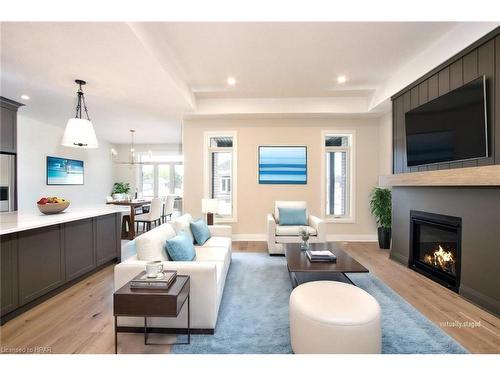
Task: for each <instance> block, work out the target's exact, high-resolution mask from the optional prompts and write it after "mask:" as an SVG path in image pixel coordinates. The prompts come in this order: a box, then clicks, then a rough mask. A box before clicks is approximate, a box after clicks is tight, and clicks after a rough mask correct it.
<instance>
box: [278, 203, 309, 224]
mask: <svg viewBox="0 0 500 375" xmlns="http://www.w3.org/2000/svg"><path fill="white" fill-rule="evenodd" d="M278 210H279V214H280V218H279V219H280V220H279V224H280V225H307V215H306V209H305V208H300V207H278Z"/></svg>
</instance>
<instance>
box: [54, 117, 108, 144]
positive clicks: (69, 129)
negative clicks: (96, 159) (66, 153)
mask: <svg viewBox="0 0 500 375" xmlns="http://www.w3.org/2000/svg"><path fill="white" fill-rule="evenodd" d="M61 144H62V145H63V146H66V147H78V148H97V147H99V144H98V143H97V137H96V135H95V132H94V126H93V125H92V123H91V122H90V121H89V120H85V119H82V118H70V119H69V120H68V123H67V124H66V130H65V131H64V135H63V139H62V143H61Z"/></svg>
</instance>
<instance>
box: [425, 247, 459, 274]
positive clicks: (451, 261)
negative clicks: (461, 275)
mask: <svg viewBox="0 0 500 375" xmlns="http://www.w3.org/2000/svg"><path fill="white" fill-rule="evenodd" d="M424 262H425V263H427V264H430V265H432V266H434V267H438V268H440V269H441V270H443V271H445V272H451V273H455V258H454V256H453V253H452V252H451V251H446V250H444V249H443V248H442V247H441V245H439V249H438V250H436V251H434V253H433V254H432V255H430V254H425V256H424Z"/></svg>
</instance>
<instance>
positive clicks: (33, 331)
mask: <svg viewBox="0 0 500 375" xmlns="http://www.w3.org/2000/svg"><path fill="white" fill-rule="evenodd" d="M341 246H342V248H343V249H344V250H346V251H347V252H349V253H350V254H351V255H352V256H353V257H355V258H356V259H357V260H358V261H359V262H360V263H362V264H363V265H364V266H366V267H367V268H368V269H369V270H370V272H372V273H373V274H374V275H376V276H377V277H378V278H380V279H381V280H383V281H384V282H385V283H386V284H387V285H389V286H390V287H391V288H392V289H393V290H394V291H396V292H397V293H398V294H400V295H401V296H402V297H403V298H404V299H406V300H407V301H408V302H409V303H410V304H412V305H413V306H415V307H416V308H417V309H418V310H419V311H421V312H422V313H423V314H424V315H425V316H427V317H428V318H429V319H430V320H432V321H433V322H434V323H436V324H437V325H442V324H448V325H449V326H443V327H442V328H443V330H445V331H446V332H447V333H448V334H449V335H450V336H452V337H453V338H455V340H457V341H458V342H460V343H461V344H462V345H463V346H464V347H466V348H467V349H468V350H469V351H471V352H472V353H500V319H498V318H496V317H495V316H493V315H492V314H489V313H487V312H485V311H484V310H482V309H480V308H478V307H476V306H475V305H473V304H472V303H469V302H467V301H466V300H464V299H463V298H461V297H459V296H458V295H457V294H455V293H453V292H451V291H449V290H448V289H446V288H444V287H442V286H440V285H438V284H436V283H434V282H432V281H430V280H429V279H427V278H425V277H424V276H422V275H420V274H418V273H416V272H414V271H412V270H410V269H408V268H406V267H403V266H402V265H400V264H398V263H396V262H393V261H391V260H389V257H388V251H385V250H380V249H378V246H377V245H376V244H375V243H367V242H350V243H347V242H344V243H341ZM233 249H234V251H250V252H266V251H267V245H266V243H265V242H234V245H233ZM112 294H113V266H109V267H107V268H105V269H103V270H101V271H99V272H97V273H95V274H94V275H92V276H90V277H89V278H87V279H85V280H83V281H82V282H80V283H78V284H76V285H74V286H73V287H71V288H69V289H67V290H65V291H64V292H62V293H61V294H59V295H57V296H55V297H53V298H51V299H49V300H47V301H45V302H44V303H42V304H40V305H38V306H37V307H35V308H33V309H32V310H30V311H28V312H26V313H24V314H22V315H20V316H19V317H17V318H15V319H13V320H11V321H10V322H7V323H6V324H5V325H4V326H2V327H1V328H0V346H1V349H2V351H3V352H6V351H14V352H15V351H16V350H17V351H20V352H25V351H38V352H41V353H43V352H51V353H110V354H111V353H113V352H114V335H113V317H112ZM457 322H458V323H462V327H461V328H460V327H452V326H451V325H452V324H454V323H455V324H456V323H457ZM467 322H475V324H478V326H467V327H465V326H463V325H464V323H467ZM171 339H172V338H171V337H169V336H165V335H151V340H152V341H155V342H165V343H168V342H169V340H171ZM118 341H119V352H120V353H168V352H169V346H168V345H148V346H144V345H143V336H142V334H132V333H120V334H119V337H118Z"/></svg>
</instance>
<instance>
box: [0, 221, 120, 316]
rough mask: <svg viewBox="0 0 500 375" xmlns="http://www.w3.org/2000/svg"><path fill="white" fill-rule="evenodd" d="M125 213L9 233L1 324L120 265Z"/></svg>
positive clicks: (2, 246) (1, 252)
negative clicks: (103, 269)
mask: <svg viewBox="0 0 500 375" xmlns="http://www.w3.org/2000/svg"><path fill="white" fill-rule="evenodd" d="M120 229H121V214H120V213H110V214H105V215H100V216H95V217H90V218H85V219H81V220H73V221H69V222H65V223H60V224H55V225H49V226H42V227H39V228H35V229H28V230H22V231H19V232H14V233H9V234H3V235H1V239H0V241H1V242H0V256H1V257H0V266H1V290H0V293H1V306H0V315H1V323H2V324H3V323H5V322H6V321H8V320H10V319H12V318H13V317H15V316H17V315H19V314H20V313H22V312H24V311H26V310H28V309H30V308H32V307H33V306H35V305H37V304H39V303H41V302H43V301H45V300H46V299H47V298H50V297H51V296H53V295H55V294H57V293H59V292H60V291H62V290H64V289H65V288H67V287H69V286H71V285H73V284H74V283H75V282H78V281H80V280H81V279H83V278H85V277H86V276H88V275H90V274H91V273H93V272H95V271H96V270H98V269H100V268H101V267H103V266H105V265H107V264H108V263H110V262H116V261H119V260H120V253H121V239H120Z"/></svg>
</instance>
